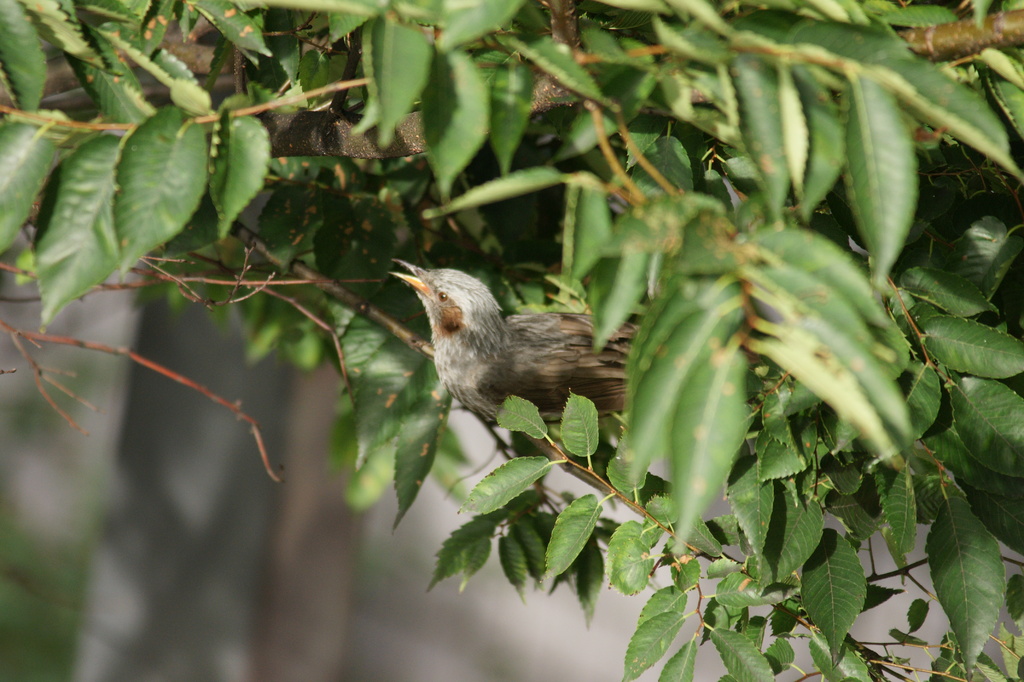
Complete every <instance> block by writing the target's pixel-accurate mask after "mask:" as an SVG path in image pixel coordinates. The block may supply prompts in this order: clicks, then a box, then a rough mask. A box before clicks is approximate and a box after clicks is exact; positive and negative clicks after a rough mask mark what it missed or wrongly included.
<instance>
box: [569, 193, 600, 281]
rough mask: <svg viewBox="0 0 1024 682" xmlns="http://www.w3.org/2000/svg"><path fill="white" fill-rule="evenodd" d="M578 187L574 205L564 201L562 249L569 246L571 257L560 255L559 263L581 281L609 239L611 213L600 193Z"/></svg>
mask: <svg viewBox="0 0 1024 682" xmlns="http://www.w3.org/2000/svg"><path fill="white" fill-rule="evenodd" d="M578 190H579V199H578V200H577V203H576V205H575V206H572V207H570V205H569V203H568V201H567V202H566V217H565V225H566V228H565V233H564V239H565V240H566V241H565V242H564V245H563V251H564V250H565V249H572V253H571V258H569V257H568V256H565V257H563V266H564V268H565V270H566V271H569V272H571V273H572V277H573V278H574V279H579V280H582V279H583V277H584V276H586V275H587V273H589V272H590V270H591V268H593V267H594V266H595V265H596V264H597V263H598V262H599V261H600V260H601V256H602V255H603V253H604V250H605V247H606V246H608V244H609V243H610V242H611V241H612V216H611V211H610V210H609V208H608V197H606V196H605V194H604V192H601V191H598V190H596V189H592V188H589V187H579V188H578ZM570 211H572V213H570Z"/></svg>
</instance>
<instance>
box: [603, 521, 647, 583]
mask: <svg viewBox="0 0 1024 682" xmlns="http://www.w3.org/2000/svg"><path fill="white" fill-rule="evenodd" d="M645 531H646V532H645ZM659 535H660V533H655V532H654V531H653V530H647V529H645V528H644V525H643V524H641V523H640V522H639V521H626V522H625V523H623V524H622V525H620V526H619V527H618V528H616V529H615V532H614V533H612V537H611V539H610V540H609V541H608V563H607V567H606V568H607V571H608V578H609V580H610V581H611V584H612V587H614V588H615V589H616V590H618V591H619V592H621V593H622V594H625V595H632V594H636V593H637V592H640V591H641V590H642V589H644V588H645V587H647V583H648V581H649V579H650V573H651V570H652V569H653V568H654V561H655V557H654V556H652V555H651V547H653V546H654V543H655V542H657V541H658V537H659Z"/></svg>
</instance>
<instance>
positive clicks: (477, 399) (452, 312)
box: [391, 259, 636, 421]
mask: <svg viewBox="0 0 1024 682" xmlns="http://www.w3.org/2000/svg"><path fill="white" fill-rule="evenodd" d="M394 260H395V262H396V263H398V264H399V265H401V266H402V267H404V268H405V269H406V270H408V271H409V273H410V274H406V273H403V272H393V273H391V274H392V275H394V276H396V277H398V278H399V279H401V280H403V281H404V282H405V283H406V284H408V285H410V286H411V287H412V288H413V290H414V291H415V292H416V294H417V296H419V299H420V301H421V302H422V303H423V307H424V308H425V309H426V312H427V318H428V319H429V320H430V329H431V337H432V338H431V341H432V343H433V345H434V364H435V366H436V367H437V374H438V377H439V378H440V379H441V383H442V384H443V385H444V387H445V388H446V389H447V390H448V392H449V393H450V394H451V395H452V396H453V397H455V398H456V399H457V400H458V401H459V402H461V403H462V405H463V406H464V407H466V408H467V409H469V410H470V411H472V412H475V413H476V414H478V415H480V416H481V417H484V418H485V419H487V420H489V421H495V419H496V417H497V413H498V409H499V407H500V406H501V404H502V403H503V402H504V401H505V399H506V398H507V397H508V396H510V395H515V396H519V397H520V398H524V399H526V400H529V401H530V402H532V403H533V404H535V405H536V406H537V408H538V409H539V410H540V413H541V416H542V417H543V418H544V419H557V418H558V417H560V416H561V414H562V410H563V409H564V408H565V404H566V401H567V400H568V399H569V394H570V392H572V393H575V394H577V395H581V396H584V397H586V398H589V399H590V400H591V401H593V402H594V404H595V406H596V407H597V409H598V412H599V413H602V414H603V413H608V412H617V411H619V410H622V408H623V405H624V402H625V396H626V359H627V356H628V354H629V344H630V341H631V340H632V337H633V334H634V332H635V331H636V327H635V326H634V325H633V324H630V323H627V324H625V325H623V326H622V327H621V328H620V329H619V330H618V331H617V332H616V333H615V334H613V335H612V337H611V338H610V339H609V340H608V342H607V344H606V345H605V346H604V348H603V349H601V350H598V351H595V350H594V346H593V344H594V322H593V318H591V316H590V315H583V314H575V313H534V314H526V315H509V316H508V317H505V316H503V315H502V311H501V306H500V305H499V304H498V301H497V300H496V299H495V298H494V294H492V293H491V290H490V289H489V288H488V287H487V285H486V284H484V283H483V282H481V281H480V280H479V279H477V278H476V277H473V276H472V275H468V274H466V273H465V272H462V271H460V270H453V269H449V268H439V269H433V270H428V269H425V268H421V267H419V266H417V265H413V264H412V263H407V262H405V261H403V260H398V259H394Z"/></svg>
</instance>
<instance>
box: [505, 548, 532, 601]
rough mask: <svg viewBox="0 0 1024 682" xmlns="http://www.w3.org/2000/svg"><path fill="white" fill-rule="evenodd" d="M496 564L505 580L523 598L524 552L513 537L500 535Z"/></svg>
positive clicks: (524, 580) (524, 585) (524, 578)
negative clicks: (499, 566)
mask: <svg viewBox="0 0 1024 682" xmlns="http://www.w3.org/2000/svg"><path fill="white" fill-rule="evenodd" d="M498 562H499V563H500V564H501V570H502V572H503V573H504V574H505V578H507V579H508V581H509V582H510V583H511V584H512V587H514V588H516V592H518V593H519V596H520V597H523V594H524V589H525V587H526V566H527V564H526V550H525V549H523V545H522V544H521V543H520V542H519V539H518V538H517V537H516V536H515V535H502V536H501V537H500V538H498Z"/></svg>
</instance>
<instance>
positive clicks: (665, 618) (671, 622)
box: [623, 610, 686, 680]
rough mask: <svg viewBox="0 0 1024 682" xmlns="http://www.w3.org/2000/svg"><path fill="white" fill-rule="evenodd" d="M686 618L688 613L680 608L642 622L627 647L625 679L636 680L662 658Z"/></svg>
mask: <svg viewBox="0 0 1024 682" xmlns="http://www.w3.org/2000/svg"><path fill="white" fill-rule="evenodd" d="M685 620H686V614H685V613H683V611H682V610H678V611H667V612H665V613H659V614H658V615H656V616H652V617H651V618H649V619H647V620H645V621H643V622H642V623H640V624H639V625H638V626H637V628H636V632H634V633H633V636H632V637H631V638H630V639H629V646H627V647H626V670H625V674H624V675H623V680H635V679H636V678H637V677H639V676H640V675H641V674H642V673H643V672H644V671H645V670H647V669H648V668H650V667H651V666H652V665H654V664H655V663H657V662H658V661H659V660H661V657H662V656H664V655H665V652H666V651H668V648H669V646H670V645H671V644H672V641H673V640H674V639H675V637H676V635H677V634H679V630H680V628H682V627H683V622H684V621H685Z"/></svg>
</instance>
